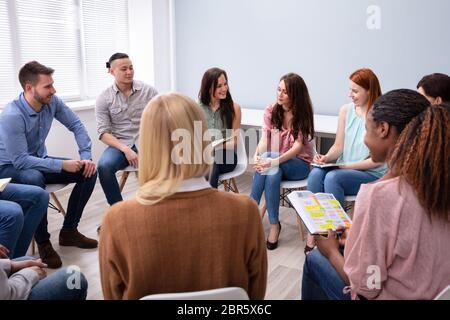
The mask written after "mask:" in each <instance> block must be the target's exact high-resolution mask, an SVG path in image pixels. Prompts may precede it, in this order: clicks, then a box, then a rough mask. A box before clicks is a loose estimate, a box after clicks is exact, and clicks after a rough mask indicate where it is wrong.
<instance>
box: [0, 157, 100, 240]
mask: <svg viewBox="0 0 450 320" xmlns="http://www.w3.org/2000/svg"><path fill="white" fill-rule="evenodd" d="M58 159H61V158H58ZM83 170H84V168H81V170H80V171H78V172H75V173H72V172H67V171H64V170H62V171H61V172H57V173H54V172H51V173H49V172H41V171H39V170H36V169H25V170H18V169H16V168H14V167H13V165H10V164H9V165H3V166H0V178H6V177H11V178H12V182H14V183H20V184H29V185H34V186H38V187H41V188H42V189H45V185H46V184H52V183H75V187H74V188H73V190H72V193H71V194H70V198H69V203H68V205H67V213H66V216H65V218H64V223H63V229H75V228H77V227H78V223H79V222H80V219H81V215H82V214H83V210H84V207H85V206H86V204H87V202H88V201H89V198H90V197H91V194H92V191H93V190H94V187H95V182H96V180H97V173H94V174H93V175H92V176H91V177H90V178H85V177H84V176H83ZM47 225H48V222H47V215H44V217H43V218H42V220H41V223H40V224H39V226H38V227H37V229H36V233H35V239H36V242H37V243H38V244H41V243H43V242H45V241H47V240H49V239H50V233H48V229H47Z"/></svg>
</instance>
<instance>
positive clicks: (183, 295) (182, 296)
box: [140, 287, 249, 300]
mask: <svg viewBox="0 0 450 320" xmlns="http://www.w3.org/2000/svg"><path fill="white" fill-rule="evenodd" d="M140 300H249V297H248V295H247V292H246V291H245V290H244V289H242V288H238V287H227V288H219V289H212V290H203V291H192V292H180V293H160V294H151V295H148V296H145V297H143V298H141V299H140Z"/></svg>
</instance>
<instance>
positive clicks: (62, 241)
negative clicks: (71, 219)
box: [59, 229, 98, 249]
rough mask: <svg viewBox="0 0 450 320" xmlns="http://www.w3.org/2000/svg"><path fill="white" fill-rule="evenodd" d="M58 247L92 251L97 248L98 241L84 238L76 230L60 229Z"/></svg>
mask: <svg viewBox="0 0 450 320" xmlns="http://www.w3.org/2000/svg"><path fill="white" fill-rule="evenodd" d="M59 245H60V246H73V247H78V248H82V249H92V248H97V245H98V241H97V240H94V239H90V238H88V237H85V236H84V235H82V234H81V233H79V232H78V230H77V229H61V231H60V232H59Z"/></svg>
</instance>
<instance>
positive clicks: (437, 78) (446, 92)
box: [417, 73, 450, 105]
mask: <svg viewBox="0 0 450 320" xmlns="http://www.w3.org/2000/svg"><path fill="white" fill-rule="evenodd" d="M417 91H418V92H419V93H420V94H422V95H423V96H425V98H427V99H428V101H430V103H431V104H432V105H439V104H443V103H450V77H449V76H448V75H446V74H443V73H433V74H429V75H427V76H425V77H423V78H422V79H421V80H420V81H419V83H418V84H417Z"/></svg>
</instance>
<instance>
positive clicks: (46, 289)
mask: <svg viewBox="0 0 450 320" xmlns="http://www.w3.org/2000/svg"><path fill="white" fill-rule="evenodd" d="M75 277H77V279H76V280H75ZM87 289H88V282H87V280H86V277H85V276H84V274H83V273H81V272H80V273H78V274H77V275H76V276H75V274H74V271H71V269H68V268H63V269H61V270H58V271H56V272H55V273H52V274H51V275H48V276H47V277H45V278H44V279H42V280H40V281H39V282H38V283H37V284H36V285H35V286H34V287H33V288H32V289H31V291H30V295H29V296H28V300H86V296H87Z"/></svg>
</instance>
